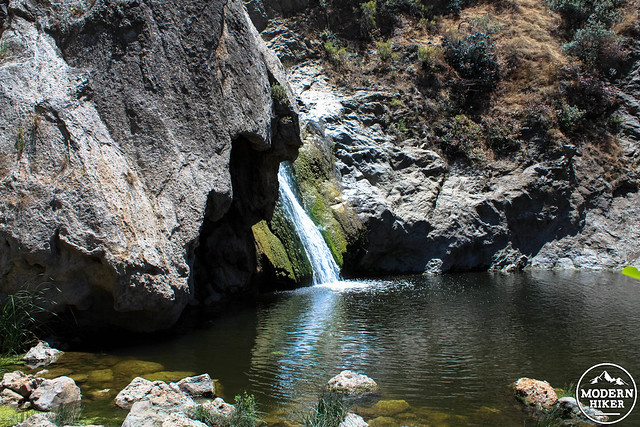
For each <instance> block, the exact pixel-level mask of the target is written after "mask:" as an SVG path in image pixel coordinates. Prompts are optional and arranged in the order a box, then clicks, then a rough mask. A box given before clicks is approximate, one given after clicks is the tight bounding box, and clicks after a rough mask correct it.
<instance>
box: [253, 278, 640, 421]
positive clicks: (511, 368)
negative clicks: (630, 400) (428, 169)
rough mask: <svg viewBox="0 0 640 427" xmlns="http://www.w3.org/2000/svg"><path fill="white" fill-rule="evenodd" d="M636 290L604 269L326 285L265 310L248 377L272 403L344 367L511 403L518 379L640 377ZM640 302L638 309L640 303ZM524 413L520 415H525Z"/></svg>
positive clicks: (309, 392) (426, 396)
mask: <svg viewBox="0 0 640 427" xmlns="http://www.w3.org/2000/svg"><path fill="white" fill-rule="evenodd" d="M638 303H640V297H639V295H638V288H637V287H635V288H634V287H632V286H630V285H629V283H628V282H625V279H620V276H616V275H611V274H606V273H598V274H594V273H549V272H536V273H526V274H524V273H523V274H517V275H514V274H509V275H504V274H498V273H496V274H489V273H482V274H464V275H450V276H435V277H417V278H416V277H412V278H405V279H399V280H393V281H373V282H365V283H362V282H352V283H341V284H334V285H329V286H322V287H319V286H316V287H312V288H306V289H302V290H298V291H294V292H289V293H283V294H279V295H278V296H277V298H276V302H275V303H271V304H267V305H265V306H263V307H262V308H260V310H259V312H258V323H257V328H256V341H255V346H254V348H253V350H252V352H251V367H250V370H249V378H250V381H251V383H252V388H253V389H257V390H260V391H259V393H262V394H263V396H264V398H265V399H271V400H272V403H274V404H289V403H291V402H293V401H297V400H299V399H300V396H304V397H305V401H307V402H308V401H310V400H312V399H313V398H315V396H316V395H317V393H318V390H319V387H320V386H321V385H322V384H324V383H325V382H326V381H327V380H328V379H329V378H330V377H331V376H333V375H335V374H336V373H337V372H339V371H340V370H342V369H354V370H358V371H361V372H363V373H366V374H369V375H371V376H372V377H374V378H375V379H376V381H378V382H379V383H380V384H382V385H383V387H384V388H385V393H386V395H387V396H388V397H391V398H401V399H406V400H407V401H409V402H410V403H412V404H413V405H419V406H426V407H432V408H438V409H441V410H443V409H444V410H449V411H454V412H456V413H469V412H471V411H473V410H476V409H478V408H480V407H483V406H493V407H498V408H501V410H502V411H507V412H509V411H512V412H511V414H512V416H515V417H518V416H519V415H518V414H517V413H516V412H514V409H513V408H512V406H513V405H512V401H511V400H509V399H508V398H507V397H506V394H507V393H508V390H507V386H508V384H509V383H511V382H512V381H514V380H515V379H517V378H518V377H520V376H531V377H537V378H543V379H548V380H549V381H550V382H552V384H554V385H556V386H563V385H566V384H569V383H571V382H575V381H576V380H577V379H578V378H579V376H580V374H581V373H582V371H583V370H584V369H586V368H588V367H589V366H591V365H592V364H595V363H599V362H602V361H607V360H613V361H618V362H619V363H621V364H623V365H625V364H626V366H628V367H629V369H631V372H632V373H633V372H634V370H635V372H637V373H638V374H640V370H639V369H638V368H639V367H640V366H638V361H637V360H636V357H635V354H637V350H638V349H640V347H638V337H639V336H640V332H639V331H640V320H639V318H638V316H637V314H636V310H635V308H634V307H635V306H637V304H638ZM634 304H635V305H634ZM520 416H521V415H520Z"/></svg>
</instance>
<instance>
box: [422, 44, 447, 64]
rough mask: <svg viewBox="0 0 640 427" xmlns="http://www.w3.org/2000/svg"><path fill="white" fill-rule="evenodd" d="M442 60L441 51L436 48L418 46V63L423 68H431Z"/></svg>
mask: <svg viewBox="0 0 640 427" xmlns="http://www.w3.org/2000/svg"><path fill="white" fill-rule="evenodd" d="M442 59H443V52H442V49H441V48H439V47H436V46H420V47H418V61H420V62H421V63H422V65H423V66H425V67H428V68H433V67H434V66H435V65H436V64H438V63H439V62H440V61H442Z"/></svg>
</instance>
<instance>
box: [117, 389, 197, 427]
mask: <svg viewBox="0 0 640 427" xmlns="http://www.w3.org/2000/svg"><path fill="white" fill-rule="evenodd" d="M134 381H135V380H134ZM147 385H148V384H145V385H143V386H142V387H141V388H142V389H145V388H146V386H147ZM130 407H131V410H130V412H129V414H128V415H127V418H126V419H125V421H124V423H123V424H122V426H123V427H147V426H148V427H155V426H157V425H162V426H165V425H166V426H182V425H184V426H196V425H197V426H199V424H193V422H192V420H189V419H188V416H187V414H188V413H189V412H190V411H191V410H193V409H194V408H195V407H196V403H195V401H194V400H193V399H192V398H191V397H190V396H188V395H187V394H186V393H184V392H183V391H181V390H180V389H179V388H178V387H177V386H176V385H175V384H171V385H167V383H164V382H162V381H156V382H154V383H152V386H151V389H150V390H148V391H147V392H146V393H145V394H144V395H143V396H141V397H139V398H135V399H134V400H133V404H132V405H131V406H130ZM170 419H171V420H172V421H171V422H169V421H168V420H170ZM165 422H166V423H167V424H165Z"/></svg>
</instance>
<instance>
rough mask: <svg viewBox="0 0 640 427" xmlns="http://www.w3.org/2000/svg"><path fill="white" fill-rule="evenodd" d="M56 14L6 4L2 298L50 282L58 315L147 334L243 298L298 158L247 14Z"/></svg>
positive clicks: (83, 10)
mask: <svg viewBox="0 0 640 427" xmlns="http://www.w3.org/2000/svg"><path fill="white" fill-rule="evenodd" d="M61 4H62V6H61ZM64 4H67V3H65V2H63V3H60V4H59V2H35V1H12V2H10V7H9V8H8V17H7V19H6V20H5V21H4V25H3V28H2V32H1V34H0V35H1V40H0V43H2V45H3V46H7V52H6V55H4V57H3V59H2V61H0V82H1V84H0V123H2V124H3V125H2V126H1V127H0V246H1V247H2V248H3V251H2V257H0V292H3V293H13V292H15V291H17V290H19V289H21V288H22V287H23V286H24V284H25V283H38V281H39V280H40V278H41V277H47V280H49V281H50V282H51V283H55V284H56V286H55V288H56V289H53V288H52V289H49V290H46V291H45V295H44V297H43V300H48V301H51V302H52V304H51V307H48V308H51V309H55V310H60V311H64V310H65V309H67V308H71V309H72V310H73V312H74V314H75V315H76V318H77V320H78V322H79V323H80V324H81V325H86V324H87V323H89V324H100V323H103V324H104V323H107V324H114V325H118V326H121V327H124V328H127V329H134V330H137V331H151V330H157V329H162V328H166V327H169V326H170V325H172V324H173V323H174V322H175V321H176V320H177V319H178V317H179V316H180V314H181V312H182V311H183V309H184V307H185V306H186V304H187V303H188V302H189V301H191V300H192V299H193V298H194V292H195V291H196V289H197V290H198V292H199V295H198V296H199V297H200V296H201V297H202V298H203V299H206V298H207V297H208V296H209V295H208V294H215V295H226V294H230V293H231V292H232V291H233V292H234V293H237V292H242V291H247V290H248V289H249V281H250V279H251V276H252V274H253V272H254V271H255V268H256V260H255V254H254V252H255V249H254V245H253V240H252V236H251V225H253V224H255V223H256V222H257V221H259V220H260V219H263V218H269V217H270V215H271V214H272V212H273V208H274V205H275V202H276V199H277V195H278V183H277V179H276V176H277V172H278V165H279V163H280V162H281V161H283V160H293V159H294V158H295V156H296V154H297V149H298V147H299V146H300V145H301V141H300V132H299V125H298V113H297V106H296V103H295V98H294V96H293V92H292V91H291V89H290V88H289V86H288V83H287V79H286V75H285V72H284V69H283V67H282V65H281V64H280V62H279V61H278V59H277V57H276V56H275V55H274V54H273V53H272V52H270V51H269V50H268V49H267V47H266V45H265V44H264V42H263V41H262V40H261V38H260V36H259V34H258V33H257V31H256V30H255V28H254V26H253V25H252V24H251V22H250V20H249V17H248V16H247V12H246V10H245V8H244V6H243V4H242V1H240V0H213V1H210V0H195V1H193V2H189V4H188V6H186V5H185V2H183V1H182V0H168V1H163V2H157V1H151V0H140V1H124V0H114V1H105V2H88V1H82V2H80V1H78V2H74V3H73V4H74V7H68V6H67V7H65V6H64ZM276 84H279V85H281V86H283V87H285V89H286V90H285V92H286V96H285V97H284V99H282V98H281V99H278V100H274V99H273V98H272V95H271V86H272V85H276ZM205 223H206V224H205ZM222 241H224V242H225V243H224V244H221V243H220V242H222ZM196 247H198V251H195V248H196ZM230 248H233V250H230ZM212 264H213V265H212Z"/></svg>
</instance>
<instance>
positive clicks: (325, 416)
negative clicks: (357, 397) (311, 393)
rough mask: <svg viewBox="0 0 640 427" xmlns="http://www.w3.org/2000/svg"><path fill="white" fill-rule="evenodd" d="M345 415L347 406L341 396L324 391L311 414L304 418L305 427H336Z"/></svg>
mask: <svg viewBox="0 0 640 427" xmlns="http://www.w3.org/2000/svg"><path fill="white" fill-rule="evenodd" d="M346 415H347V405H346V404H345V402H344V400H343V398H342V396H340V395H339V394H338V393H335V392H329V391H325V392H323V394H322V396H321V397H320V399H319V400H318V403H317V404H316V406H315V407H314V408H312V409H311V413H309V414H307V415H305V416H304V418H303V421H302V425H304V426H305V427H338V425H339V424H340V423H341V422H342V420H344V417H345V416H346Z"/></svg>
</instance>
